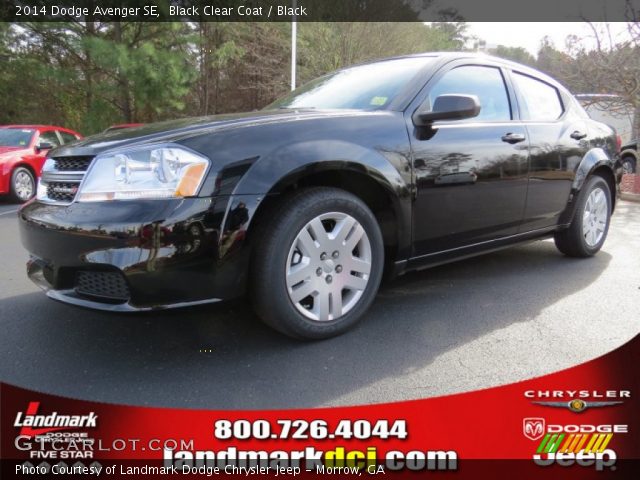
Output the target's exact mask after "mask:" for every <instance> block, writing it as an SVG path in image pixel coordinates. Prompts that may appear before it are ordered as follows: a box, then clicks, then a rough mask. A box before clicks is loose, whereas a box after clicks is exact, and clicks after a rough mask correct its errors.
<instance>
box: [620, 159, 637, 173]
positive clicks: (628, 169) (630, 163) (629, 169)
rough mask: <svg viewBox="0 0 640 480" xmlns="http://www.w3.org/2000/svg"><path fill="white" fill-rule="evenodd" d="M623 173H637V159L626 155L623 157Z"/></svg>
mask: <svg viewBox="0 0 640 480" xmlns="http://www.w3.org/2000/svg"><path fill="white" fill-rule="evenodd" d="M622 173H624V174H632V173H636V161H635V159H634V158H633V157H631V156H626V157H623V158H622Z"/></svg>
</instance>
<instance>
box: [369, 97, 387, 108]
mask: <svg viewBox="0 0 640 480" xmlns="http://www.w3.org/2000/svg"><path fill="white" fill-rule="evenodd" d="M385 103H387V97H373V98H372V99H371V102H369V104H370V105H374V106H376V107H380V106H382V105H384V104H385Z"/></svg>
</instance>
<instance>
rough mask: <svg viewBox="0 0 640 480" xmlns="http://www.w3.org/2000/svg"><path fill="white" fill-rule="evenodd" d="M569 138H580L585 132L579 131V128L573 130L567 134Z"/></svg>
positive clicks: (584, 135)
mask: <svg viewBox="0 0 640 480" xmlns="http://www.w3.org/2000/svg"><path fill="white" fill-rule="evenodd" d="M569 136H570V137H571V138H573V139H574V140H582V139H583V138H584V137H586V136H587V134H586V133H584V132H581V131H580V130H576V131H575V132H573V133H572V134H571V135H569Z"/></svg>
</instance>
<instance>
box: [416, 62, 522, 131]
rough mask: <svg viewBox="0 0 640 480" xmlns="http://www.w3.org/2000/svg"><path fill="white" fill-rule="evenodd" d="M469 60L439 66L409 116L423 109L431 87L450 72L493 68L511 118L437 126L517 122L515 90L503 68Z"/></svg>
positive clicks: (417, 97) (458, 122) (475, 120)
mask: <svg viewBox="0 0 640 480" xmlns="http://www.w3.org/2000/svg"><path fill="white" fill-rule="evenodd" d="M470 60H471V59H464V60H461V61H457V62H450V63H447V64H445V65H443V66H441V67H440V68H439V69H438V71H436V72H435V73H434V75H432V77H431V78H430V79H429V81H428V82H427V83H426V84H425V86H424V87H423V88H422V90H421V91H420V93H419V94H418V95H416V99H415V102H413V103H412V105H417V106H416V107H415V108H412V106H410V107H409V109H408V111H411V114H410V115H413V114H415V112H417V111H419V110H420V109H422V108H424V107H425V105H426V104H427V102H428V100H429V93H430V92H431V90H432V89H433V87H434V86H435V85H437V83H438V82H439V81H440V79H441V78H442V77H444V76H445V75H446V74H447V73H449V72H450V71H452V70H454V69H456V68H461V67H484V68H495V69H496V70H498V72H499V73H500V75H501V77H502V82H503V86H504V89H505V93H506V96H507V101H508V103H509V112H510V116H511V118H510V119H508V120H506V119H503V120H486V119H469V121H464V122H461V121H456V120H453V121H442V122H438V124H439V125H440V124H442V125H477V124H481V125H496V124H511V123H512V122H514V121H518V117H519V108H518V104H517V103H516V98H515V96H514V92H515V90H514V89H512V88H511V85H510V83H509V80H508V77H507V72H505V71H504V70H505V69H504V67H503V66H502V65H500V64H496V63H493V62H491V63H488V62H486V63H485V62H478V61H470Z"/></svg>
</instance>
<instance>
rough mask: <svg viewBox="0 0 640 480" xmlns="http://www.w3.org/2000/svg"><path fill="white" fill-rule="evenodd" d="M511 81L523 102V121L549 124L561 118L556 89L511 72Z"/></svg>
mask: <svg viewBox="0 0 640 480" xmlns="http://www.w3.org/2000/svg"><path fill="white" fill-rule="evenodd" d="M513 81H514V83H515V85H516V88H517V89H518V90H519V91H520V96H521V97H522V100H523V101H524V105H523V107H524V108H523V109H522V110H523V112H522V114H523V119H524V120H535V121H538V122H551V121H553V120H557V119H558V118H560V117H561V116H562V113H563V112H564V108H563V106H562V101H561V100H560V92H558V89H557V88H555V87H554V86H552V85H549V84H548V83H546V82H543V81H541V80H537V79H535V78H533V77H530V76H529V75H524V74H522V73H518V72H513Z"/></svg>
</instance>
